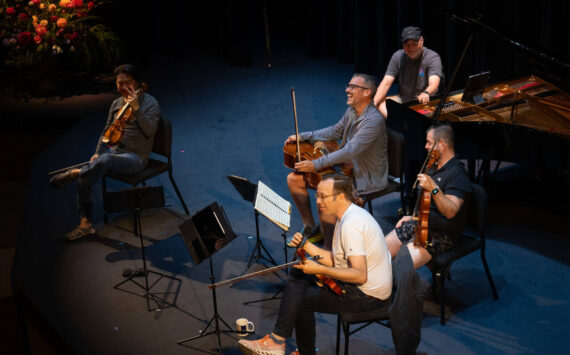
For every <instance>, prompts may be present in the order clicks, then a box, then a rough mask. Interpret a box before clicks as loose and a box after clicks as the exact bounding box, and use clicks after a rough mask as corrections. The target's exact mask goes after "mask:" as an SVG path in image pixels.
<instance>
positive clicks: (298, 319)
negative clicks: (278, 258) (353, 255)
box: [273, 269, 390, 355]
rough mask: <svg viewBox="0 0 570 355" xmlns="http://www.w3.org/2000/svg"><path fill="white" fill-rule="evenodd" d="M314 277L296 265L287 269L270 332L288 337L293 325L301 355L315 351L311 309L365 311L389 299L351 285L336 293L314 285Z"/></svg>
mask: <svg viewBox="0 0 570 355" xmlns="http://www.w3.org/2000/svg"><path fill="white" fill-rule="evenodd" d="M314 280H315V277H314V276H312V275H305V274H304V273H303V272H302V271H301V270H298V269H293V270H292V271H291V272H290V273H289V277H288V279H287V283H286V285H285V290H284V291H283V298H282V299H281V305H280V307H279V315H278V318H277V322H276V323H275V327H274V328H273V333H275V334H277V335H279V336H281V337H284V338H290V337H291V335H292V333H293V329H295V335H296V338H297V347H298V348H299V351H300V352H301V354H302V355H305V354H315V314H314V312H320V313H329V314H338V313H341V312H368V311H372V310H375V309H378V308H380V307H382V306H383V305H384V304H385V303H386V302H390V299H389V298H388V299H387V300H386V301H380V300H377V299H372V298H370V297H367V296H366V295H365V294H364V293H362V291H360V290H359V289H358V288H357V287H356V286H353V285H345V287H344V289H345V291H346V292H345V293H344V294H342V295H340V296H337V295H336V294H335V293H333V292H332V291H331V290H330V289H329V288H328V287H327V286H324V287H319V286H317V285H316V284H315V281H314Z"/></svg>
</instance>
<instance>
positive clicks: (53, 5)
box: [48, 4, 57, 12]
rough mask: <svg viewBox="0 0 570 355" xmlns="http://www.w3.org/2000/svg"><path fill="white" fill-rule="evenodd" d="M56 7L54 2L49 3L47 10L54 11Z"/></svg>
mask: <svg viewBox="0 0 570 355" xmlns="http://www.w3.org/2000/svg"><path fill="white" fill-rule="evenodd" d="M56 9H57V6H55V4H49V6H48V11H49V12H54V11H55V10H56Z"/></svg>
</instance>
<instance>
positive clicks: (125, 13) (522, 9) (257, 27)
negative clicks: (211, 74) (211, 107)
mask: <svg viewBox="0 0 570 355" xmlns="http://www.w3.org/2000/svg"><path fill="white" fill-rule="evenodd" d="M264 6H265V7H266V9H267V20H268V23H269V34H270V40H271V47H272V49H274V50H275V54H273V56H275V55H285V54H284V53H283V52H280V51H279V49H280V48H285V47H287V48H288V47H290V46H291V45H294V46H297V47H299V48H301V49H303V50H304V51H305V54H306V55H307V56H310V57H322V56H327V57H336V58H337V59H338V61H339V62H341V63H354V70H355V71H358V72H364V73H369V74H374V75H377V76H378V77H380V78H381V77H382V76H383V75H384V71H385V69H386V66H387V64H388V61H389V60H390V56H391V55H392V53H393V52H394V51H395V50H397V49H398V48H400V47H401V44H400V40H399V35H400V31H401V29H402V28H403V27H405V26H409V25H416V26H419V27H421V28H422V30H423V34H424V38H425V46H426V47H429V48H431V49H433V50H435V51H437V52H438V53H439V54H440V55H441V57H442V61H443V64H444V71H445V73H446V76H447V77H448V78H450V77H451V74H452V72H453V69H454V68H455V66H456V65H457V63H458V60H459V57H460V54H461V52H462V50H463V47H464V45H465V43H466V41H467V38H468V37H469V34H470V33H471V32H472V30H471V29H469V28H467V27H464V26H462V25H460V24H458V23H456V22H454V21H452V20H451V17H450V16H449V14H456V15H459V16H463V17H466V16H468V17H472V18H477V17H479V18H480V22H482V23H484V24H486V25H488V26H490V27H492V28H494V29H496V30H497V31H499V32H500V33H501V34H503V35H504V36H505V37H508V38H510V39H513V40H514V41H518V42H520V43H523V44H526V45H527V46H529V47H532V48H536V49H537V50H538V51H539V52H542V53H546V54H549V55H552V56H554V57H557V58H560V59H563V60H565V61H568V58H570V45H569V44H570V43H569V42H570V40H569V38H570V37H569V36H568V31H567V30H565V29H567V28H568V26H567V24H566V21H567V20H566V18H565V14H567V13H569V12H570V11H568V10H570V5H569V2H566V1H555V0H542V1H535V2H533V3H532V4H531V5H528V3H526V2H521V1H517V0H478V1H451V0H400V1H398V0H382V1H380V0H216V1H207V2H206V1H202V2H194V1H183V0H162V1H160V2H157V1H149V0H138V1H134V0H116V1H114V2H113V3H112V7H111V8H110V10H106V11H107V13H106V18H107V19H108V22H109V24H110V25H111V27H113V28H114V29H115V30H116V31H117V32H118V33H119V34H120V35H121V37H122V38H123V39H124V41H125V43H126V48H127V53H128V54H129V56H130V57H131V58H135V60H132V59H131V61H132V62H137V61H138V62H142V64H144V63H145V60H146V59H145V58H146V57H148V56H149V55H150V54H153V53H154V54H156V53H157V52H158V53H160V54H161V55H165V56H177V55H179V54H182V53H184V54H187V53H189V52H190V53H196V55H201V53H203V52H204V51H206V52H208V53H210V54H213V55H215V56H218V57H220V58H222V59H223V60H225V61H226V62H227V63H228V64H232V65H253V63H254V62H256V61H255V60H254V59H255V58H254V56H256V55H257V56H259V55H263V50H264V49H265V26H264V21H263V19H264V18H263V8H264ZM442 10H444V11H442ZM446 13H447V14H446ZM276 59H278V58H276ZM260 62H262V61H257V62H256V63H260ZM138 64H141V63H138ZM483 70H490V71H491V75H492V78H491V81H493V82H496V81H502V80H506V79H509V78H513V77H516V76H520V75H527V74H530V73H537V74H539V75H542V76H546V78H545V79H547V80H548V79H550V80H552V81H555V82H558V83H561V84H562V85H564V81H565V80H564V79H567V74H568V72H567V70H564V69H560V68H553V67H552V66H550V65H549V64H544V63H542V62H541V61H540V60H538V59H537V58H530V57H528V56H525V55H522V54H521V53H520V52H517V51H516V50H515V49H514V48H510V47H508V46H505V45H502V44H499V43H498V42H495V41H493V40H492V39H491V38H488V37H486V36H483V35H481V34H478V33H476V34H475V37H474V41H473V42H472V44H471V47H470V48H469V51H468V52H467V55H466V58H465V60H464V62H463V63H462V65H461V67H460V69H459V72H458V76H457V79H456V83H455V85H454V86H455V88H461V87H462V85H463V84H464V83H465V80H466V78H467V76H468V75H470V74H473V73H477V72H480V71H483ZM566 85H567V84H566Z"/></svg>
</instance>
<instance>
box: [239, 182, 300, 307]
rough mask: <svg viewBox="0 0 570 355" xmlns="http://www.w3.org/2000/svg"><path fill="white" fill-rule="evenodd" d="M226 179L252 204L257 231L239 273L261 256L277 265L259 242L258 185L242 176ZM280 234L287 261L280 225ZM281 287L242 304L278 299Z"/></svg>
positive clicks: (285, 239) (287, 272) (285, 237)
mask: <svg viewBox="0 0 570 355" xmlns="http://www.w3.org/2000/svg"><path fill="white" fill-rule="evenodd" d="M228 179H229V180H230V182H231V183H232V185H234V187H235V188H236V190H237V191H238V192H239V193H240V195H241V196H242V197H243V199H244V200H246V201H249V202H251V203H252V204H253V206H254V208H253V210H254V212H255V230H256V233H257V241H256V243H255V246H254V249H253V251H252V252H251V255H250V257H249V262H248V264H247V267H246V270H245V271H244V272H243V273H242V274H241V275H243V274H245V273H246V272H247V270H248V269H249V267H250V266H251V265H252V264H253V263H254V262H256V261H257V260H259V259H261V258H263V259H266V260H268V261H271V262H272V263H273V265H277V263H276V262H275V261H274V260H273V258H272V257H271V254H269V252H268V251H267V249H265V246H263V243H262V242H261V238H260V237H259V212H258V211H257V209H255V201H256V198H257V187H258V185H257V184H254V183H252V182H250V181H249V180H247V179H246V178H243V177H240V176H235V175H228ZM280 227H281V226H280ZM281 236H282V237H283V253H284V254H285V262H287V235H286V234H285V230H284V229H283V228H282V227H281ZM261 248H263V250H265V253H267V255H268V256H269V258H271V260H269V259H267V258H266V257H264V256H263V255H262V254H261ZM256 252H257V254H256ZM283 270H284V271H285V274H289V270H288V269H287V268H285V269H283ZM232 286H233V285H232ZM230 287H231V286H230ZM283 289H284V287H283V286H280V287H279V288H278V290H277V291H276V292H275V293H274V294H273V296H271V297H268V298H263V299H260V300H255V301H248V302H244V303H243V304H244V305H248V304H250V303H257V302H263V301H269V300H275V299H280V298H281V297H277V295H278V294H280V293H281V292H282V291H283Z"/></svg>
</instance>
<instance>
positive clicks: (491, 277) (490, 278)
mask: <svg viewBox="0 0 570 355" xmlns="http://www.w3.org/2000/svg"><path fill="white" fill-rule="evenodd" d="M481 261H482V262H483V267H484V268H485V273H486V274H487V280H489V286H491V291H493V297H494V298H495V300H498V299H499V294H498V293H497V288H496V287H495V282H494V281H493V275H491V270H489V265H487V259H486V258H485V249H484V248H481Z"/></svg>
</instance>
